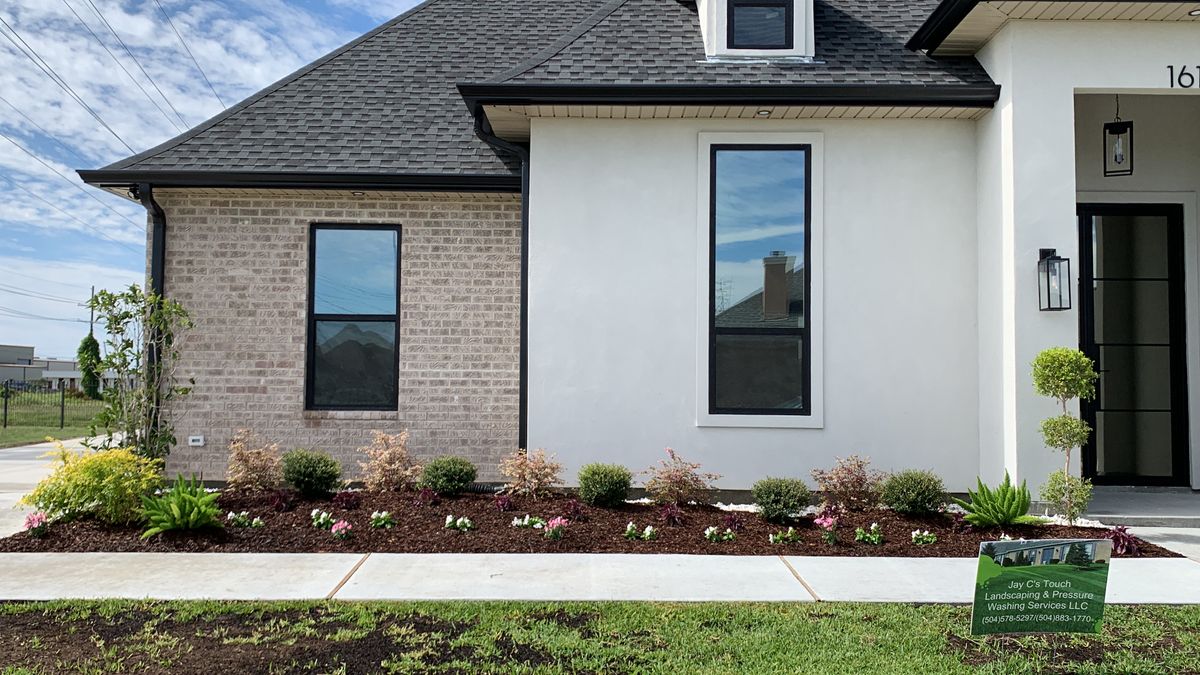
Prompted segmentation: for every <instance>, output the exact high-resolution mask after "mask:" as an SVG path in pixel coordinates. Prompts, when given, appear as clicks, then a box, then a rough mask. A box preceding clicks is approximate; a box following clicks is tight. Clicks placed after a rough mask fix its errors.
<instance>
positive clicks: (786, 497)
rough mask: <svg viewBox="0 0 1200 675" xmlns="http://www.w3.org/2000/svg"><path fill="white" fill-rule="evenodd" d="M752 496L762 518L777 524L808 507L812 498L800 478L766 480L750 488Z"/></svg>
mask: <svg viewBox="0 0 1200 675" xmlns="http://www.w3.org/2000/svg"><path fill="white" fill-rule="evenodd" d="M750 494H752V495H753V496H754V503H755V504H757V505H758V508H759V509H760V512H761V514H762V517H763V518H765V519H767V520H772V521H776V522H779V521H783V520H786V519H787V518H788V516H791V515H792V514H793V513H796V512H797V511H799V510H800V509H802V508H804V507H806V506H808V501H809V499H810V498H811V497H812V495H810V494H809V492H808V486H807V485H805V484H804V481H802V480H800V479H799V478H764V479H762V480H760V481H758V482H757V483H755V484H754V485H753V487H751V488H750Z"/></svg>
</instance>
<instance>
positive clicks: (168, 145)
mask: <svg viewBox="0 0 1200 675" xmlns="http://www.w3.org/2000/svg"><path fill="white" fill-rule="evenodd" d="M440 1H441V0H424V2H421V3H419V4H417V5H416V6H415V7H413V8H412V9H410V10H408V11H407V12H404V13H402V14H400V15H399V16H396V17H394V18H392V19H390V20H388V21H385V22H384V23H381V24H379V25H378V26H376V27H375V28H373V29H371V30H370V31H368V32H366V33H363V34H362V35H360V36H358V37H356V38H354V39H353V40H351V41H349V42H347V43H346V44H344V45H342V46H341V47H338V48H337V49H335V50H333V51H331V52H329V53H328V54H326V55H325V56H322V57H321V58H319V59H317V60H315V61H312V62H310V63H308V64H307V65H304V66H301V67H300V68H298V69H297V70H295V71H293V72H291V73H290V74H288V75H285V76H283V77H282V78H280V79H278V80H276V81H275V82H272V83H271V84H269V85H267V86H266V87H263V88H262V89H260V90H258V91H257V92H255V93H253V94H251V95H249V96H247V97H246V98H244V99H242V100H241V101H239V102H238V103H235V104H234V105H232V106H230V107H228V108H226V109H225V110H222V111H221V112H219V113H217V114H216V115H214V116H212V117H210V118H208V119H207V120H205V121H203V122H201V123H200V124H197V125H196V126H194V127H192V128H190V129H188V130H186V131H184V132H183V133H181V134H178V135H176V136H173V137H171V138H169V139H167V140H165V141H163V142H162V143H159V144H158V145H156V146H154V147H152V148H149V149H147V150H143V151H141V152H139V153H137V154H135V155H131V156H129V157H126V158H125V159H121V160H118V161H116V162H113V163H112V164H109V165H107V166H104V167H101V168H100V169H98V170H100V171H116V170H120V169H126V168H129V167H130V166H132V165H134V164H137V163H139V162H142V161H144V160H147V159H150V158H151V157H155V156H157V155H160V154H162V153H164V152H166V151H167V150H170V149H172V148H175V147H176V146H178V145H180V144H182V143H184V142H185V141H188V140H191V139H192V138H194V137H196V136H198V135H200V134H201V133H203V132H205V131H207V130H209V129H211V128H212V127H214V126H216V125H217V124H220V123H221V122H223V121H225V120H226V119H228V118H230V117H232V116H233V115H234V114H235V113H238V112H241V111H242V110H245V109H246V108H249V107H250V106H252V105H254V104H255V103H258V102H259V101H261V100H262V99H264V98H266V97H267V96H269V95H271V94H273V93H275V92H276V91H278V90H279V89H281V88H283V87H284V86H286V85H289V84H291V83H292V82H295V81H297V80H299V79H301V78H303V77H305V76H306V75H309V74H311V73H312V72H313V71H315V70H316V69H317V68H319V67H321V66H323V65H325V64H326V63H328V62H330V61H332V60H333V59H335V58H337V57H339V56H341V55H342V54H344V53H346V52H348V51H350V50H351V49H353V48H354V47H357V46H358V45H360V44H362V43H364V42H367V41H368V40H371V39H373V38H375V37H376V36H378V35H379V34H381V33H383V32H385V31H387V30H390V29H392V28H394V27H395V26H396V25H397V24H399V23H401V22H403V21H404V20H405V19H408V18H409V17H411V16H412V15H414V14H416V13H417V12H420V11H421V10H423V9H425V8H427V7H429V6H430V5H433V4H435V3H437V2H440Z"/></svg>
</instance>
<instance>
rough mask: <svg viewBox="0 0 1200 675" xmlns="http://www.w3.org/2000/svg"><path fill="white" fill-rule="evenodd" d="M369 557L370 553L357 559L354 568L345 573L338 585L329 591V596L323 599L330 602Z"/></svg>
mask: <svg viewBox="0 0 1200 675" xmlns="http://www.w3.org/2000/svg"><path fill="white" fill-rule="evenodd" d="M370 557H371V554H370V553H365V554H363V557H361V558H359V560H358V562H356V563H354V567H351V568H350V571H349V572H346V576H344V577H342V580H341V581H339V582H338V585H337V586H334V587H333V590H332V591H329V595H326V596H325V599H326V600H332V599H333V596H335V595H337V594H338V591H340V590H342V586H345V585H346V582H347V581H350V577H352V576H354V573H355V572H357V571H358V568H360V567H362V565H363V563H365V562H367V558H370Z"/></svg>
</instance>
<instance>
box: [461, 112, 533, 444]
mask: <svg viewBox="0 0 1200 675" xmlns="http://www.w3.org/2000/svg"><path fill="white" fill-rule="evenodd" d="M471 109H472V110H473V111H474V115H475V135H476V136H478V137H479V140H481V141H483V142H484V143H487V144H488V145H490V146H492V147H493V148H495V149H496V150H499V151H500V152H503V153H508V154H510V155H513V156H515V157H516V158H517V159H519V160H520V161H521V319H520V324H521V344H520V356H519V357H518V358H519V364H520V365H519V369H520V374H519V378H520V379H519V381H518V384H517V387H518V394H517V400H518V402H517V447H518V448H521V449H524V448H526V447H528V444H529V443H528V441H529V429H528V424H527V422H526V420H527V418H528V416H529V148H527V147H525V146H523V145H517V144H516V143H510V142H509V141H506V140H504V139H502V138H500V137H498V136H496V135H495V133H493V130H492V125H491V123H490V122H489V121H488V119H487V114H486V113H484V111H483V107H482V106H471Z"/></svg>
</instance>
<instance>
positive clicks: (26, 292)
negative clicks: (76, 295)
mask: <svg viewBox="0 0 1200 675" xmlns="http://www.w3.org/2000/svg"><path fill="white" fill-rule="evenodd" d="M0 293H12V294H13V295H21V296H24V297H27V298H33V299H35V300H46V301H48V302H64V303H67V304H71V305H75V306H76V307H82V306H83V305H82V304H81V303H80V302H79V301H78V300H71V299H69V298H60V297H57V296H53V295H45V294H43V293H39V292H38V291H33V290H30V289H28V288H21V287H19V286H9V285H7V284H0Z"/></svg>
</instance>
